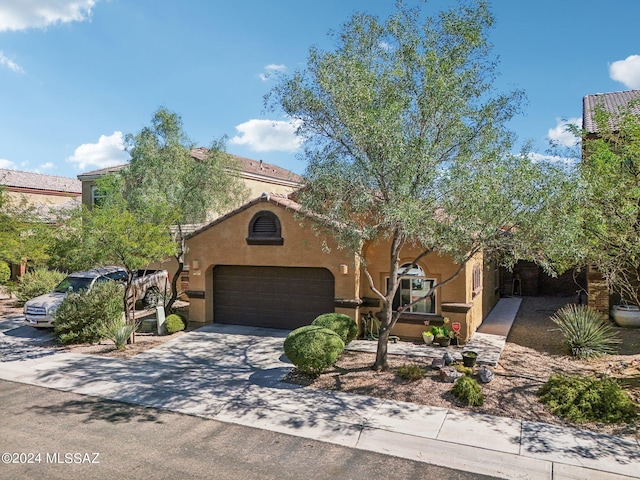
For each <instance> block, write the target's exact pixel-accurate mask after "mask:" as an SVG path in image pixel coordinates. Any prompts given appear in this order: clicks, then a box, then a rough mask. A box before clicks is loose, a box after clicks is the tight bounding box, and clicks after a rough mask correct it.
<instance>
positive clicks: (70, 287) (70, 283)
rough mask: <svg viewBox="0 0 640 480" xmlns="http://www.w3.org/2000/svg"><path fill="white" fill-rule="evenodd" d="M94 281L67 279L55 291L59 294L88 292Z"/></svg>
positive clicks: (75, 278)
mask: <svg viewBox="0 0 640 480" xmlns="http://www.w3.org/2000/svg"><path fill="white" fill-rule="evenodd" d="M92 281H93V278H82V277H67V278H65V279H64V280H63V281H61V282H60V283H59V284H58V286H57V287H56V288H55V289H54V290H53V291H54V292H58V293H69V292H74V293H78V292H79V291H80V290H87V289H88V288H89V287H90V286H91V282H92Z"/></svg>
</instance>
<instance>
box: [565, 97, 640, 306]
mask: <svg viewBox="0 0 640 480" xmlns="http://www.w3.org/2000/svg"><path fill="white" fill-rule="evenodd" d="M635 105H637V103H636V104H635ZM633 106H634V104H633V103H632V104H629V105H628V106H627V107H626V108H623V109H621V110H620V111H619V112H617V113H616V114H615V115H614V114H612V112H610V111H607V110H605V108H604V107H603V106H602V105H600V106H598V107H597V108H596V109H595V112H594V120H595V124H596V126H597V134H595V135H593V134H590V133H589V132H587V131H586V130H585V131H584V132H582V148H583V162H582V163H581V166H580V173H581V175H582V180H583V182H584V185H583V193H584V198H583V202H582V207H583V209H582V222H583V223H582V225H583V231H582V238H581V239H580V241H579V242H578V244H577V245H576V250H575V252H576V257H577V258H576V260H575V261H576V262H580V263H582V264H583V265H584V264H587V265H592V266H594V267H595V268H596V270H597V271H599V272H600V273H601V274H602V275H603V276H604V278H605V280H606V282H607V284H608V286H609V288H610V289H611V290H612V291H613V292H614V293H616V294H617V295H618V296H619V297H620V300H622V301H623V302H625V303H626V302H630V303H633V304H635V305H638V306H640V290H639V288H640V117H639V116H638V115H637V114H635V113H634V112H633ZM578 133H580V132H578Z"/></svg>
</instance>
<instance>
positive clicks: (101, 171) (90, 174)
mask: <svg viewBox="0 0 640 480" xmlns="http://www.w3.org/2000/svg"><path fill="white" fill-rule="evenodd" d="M127 165H128V164H127V163H123V164H122V165H116V166H114V167H106V168H100V169H98V170H91V171H90V172H85V173H81V174H80V175H78V178H79V179H82V178H83V177H94V176H95V177H99V176H102V175H105V174H107V173H111V172H117V171H119V170H122V169H123V168H124V167H126V166H127Z"/></svg>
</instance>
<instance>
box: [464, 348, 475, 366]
mask: <svg viewBox="0 0 640 480" xmlns="http://www.w3.org/2000/svg"><path fill="white" fill-rule="evenodd" d="M477 359H478V353H477V352H471V351H469V352H462V363H463V364H464V366H465V367H469V368H471V367H473V366H474V365H475V364H476V360H477Z"/></svg>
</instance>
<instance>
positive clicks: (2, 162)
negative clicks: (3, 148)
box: [0, 158, 17, 170]
mask: <svg viewBox="0 0 640 480" xmlns="http://www.w3.org/2000/svg"><path fill="white" fill-rule="evenodd" d="M0 168H4V169H5V170H17V167H16V164H15V163H13V162H12V161H11V160H7V159H5V158H0Z"/></svg>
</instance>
